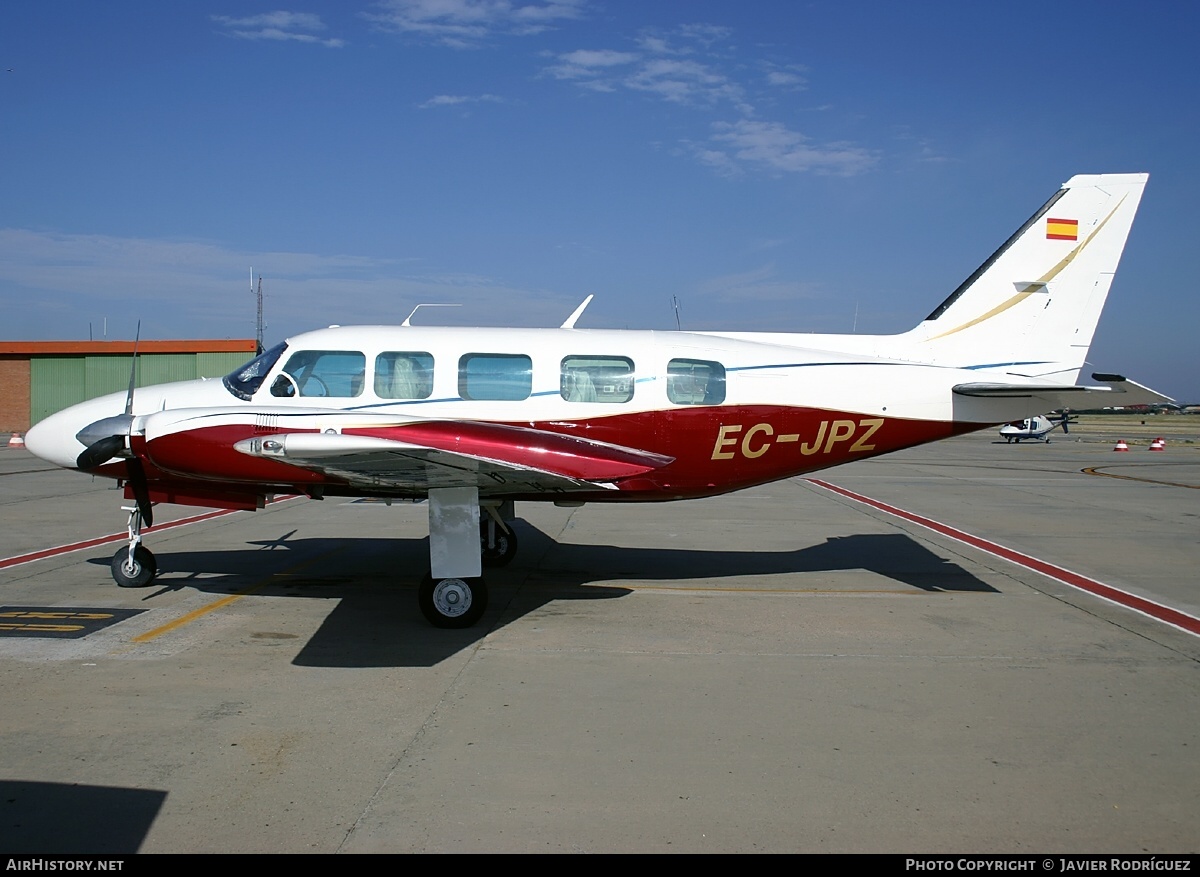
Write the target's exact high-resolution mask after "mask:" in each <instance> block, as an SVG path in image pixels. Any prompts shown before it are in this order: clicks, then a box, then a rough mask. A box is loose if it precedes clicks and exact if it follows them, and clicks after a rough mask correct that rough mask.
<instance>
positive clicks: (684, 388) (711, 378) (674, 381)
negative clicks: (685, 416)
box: [667, 359, 725, 405]
mask: <svg viewBox="0 0 1200 877" xmlns="http://www.w3.org/2000/svg"><path fill="white" fill-rule="evenodd" d="M667 398H668V399H670V400H671V401H672V402H674V403H675V404H676V405H720V404H721V403H722V402H724V401H725V366H723V365H721V363H719V362H709V361H708V360H704V359H672V360H671V361H670V362H669V363H668V364H667Z"/></svg>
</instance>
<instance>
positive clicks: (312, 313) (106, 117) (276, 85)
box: [0, 0, 1200, 401]
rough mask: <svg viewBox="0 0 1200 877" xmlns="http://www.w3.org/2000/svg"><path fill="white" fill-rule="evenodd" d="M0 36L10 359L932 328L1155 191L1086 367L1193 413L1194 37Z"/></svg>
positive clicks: (823, 27)
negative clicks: (1143, 186)
mask: <svg viewBox="0 0 1200 877" xmlns="http://www.w3.org/2000/svg"><path fill="white" fill-rule="evenodd" d="M280 4H281V5H272V4H271V3H266V4H256V3H251V2H229V3H212V2H203V3H202V2H172V3H162V2H114V3H95V2H58V0H41V2H32V0H14V2H10V3H6V4H3V6H2V7H0V119H2V120H3V124H2V130H3V137H0V163H2V164H0V166H2V167H3V172H2V174H0V302H2V303H3V308H4V321H3V326H2V327H0V337H3V338H4V339H7V340H18V339H29V340H43V339H86V338H88V337H89V331H90V332H91V334H92V336H93V337H96V338H99V337H101V335H102V333H103V332H104V328H105V326H107V337H108V338H110V339H113V338H129V337H132V335H133V331H134V327H135V325H136V323H137V321H138V320H139V319H140V320H141V322H142V333H143V337H149V338H179V337H190V338H204V337H211V338H226V337H242V338H247V337H253V336H254V330H255V325H254V320H255V302H254V297H253V296H252V295H251V293H250V277H249V274H250V269H251V267H253V269H254V272H255V273H256V274H261V275H262V276H263V277H264V281H263V285H264V290H265V292H266V322H267V329H266V333H265V334H266V339H267V341H268V343H273V342H274V341H276V340H279V339H281V338H284V337H286V336H288V335H292V334H295V333H297V332H301V331H304V330H307V329H311V328H316V327H319V326H324V325H328V324H330V323H340V324H351V323H398V322H400V321H401V320H403V319H404V318H405V317H406V316H407V315H408V313H409V311H410V310H411V309H412V307H413V306H414V305H415V304H417V303H420V302H447V303H457V304H460V305H461V307H459V308H456V309H445V310H441V311H438V312H434V313H430V314H422V315H421V317H419V318H418V322H439V323H448V324H458V325H519V326H539V325H540V326H556V325H558V324H560V323H561V322H562V321H563V320H564V319H565V318H566V316H567V315H568V314H569V313H570V312H571V311H572V310H573V309H574V308H575V306H576V305H577V304H578V303H579V302H580V301H581V300H582V299H583V297H584V296H585V295H587V294H589V293H594V294H595V295H596V299H595V300H594V302H593V303H592V305H591V306H590V308H589V309H588V311H587V313H586V314H585V316H584V317H583V319H582V320H581V321H580V326H582V327H613V328H673V327H674V325H675V312H674V310H673V307H672V299H673V298H677V299H678V301H679V303H680V320H681V323H682V325H683V327H684V328H693V329H737V330H756V329H778V330H787V331H814V332H850V331H857V332H866V333H875V332H899V331H903V330H906V329H908V328H910V327H911V326H913V325H915V324H916V323H917V322H918V321H919V320H920V319H922V318H923V317H924V316H925V315H926V314H928V313H929V311H930V310H932V309H933V307H934V306H936V305H937V304H938V303H939V302H940V301H941V300H942V299H943V298H944V297H945V295H946V294H947V293H948V292H949V291H950V290H952V289H953V288H954V287H955V286H957V285H958V284H959V283H960V282H961V281H962V280H963V279H964V278H965V277H966V276H967V275H968V274H970V273H971V271H972V270H974V268H975V267H976V266H977V265H978V264H979V263H980V262H982V261H983V260H984V259H985V258H986V257H987V256H989V255H990V254H991V252H992V251H993V250H994V249H995V248H996V247H997V246H998V245H999V244H1000V243H1002V242H1003V241H1004V240H1005V238H1007V237H1008V235H1009V234H1010V233H1011V232H1012V231H1014V230H1015V229H1016V228H1017V226H1018V225H1020V223H1022V222H1023V221H1024V220H1025V219H1026V218H1028V216H1029V215H1030V214H1031V213H1032V212H1033V211H1034V210H1035V209H1036V208H1037V207H1039V206H1040V205H1041V204H1042V202H1043V201H1045V200H1046V198H1048V197H1049V196H1050V195H1051V194H1052V193H1053V192H1054V191H1055V190H1056V189H1057V188H1058V186H1059V185H1060V184H1061V183H1062V182H1064V181H1065V180H1067V179H1068V178H1069V177H1071V176H1072V175H1074V174H1076V173H1125V172H1138V171H1148V172H1149V173H1150V175H1151V178H1150V184H1149V187H1148V188H1147V192H1146V196H1145V198H1144V199H1143V201H1142V207H1141V211H1140V213H1139V216H1138V219H1137V221H1136V222H1135V224H1134V228H1133V234H1132V236H1131V238H1130V242H1129V245H1128V247H1127V248H1126V251H1125V257H1124V259H1123V261H1122V265H1121V270H1120V272H1119V273H1118V276H1117V281H1116V283H1115V284H1114V287H1113V291H1112V295H1111V296H1110V299H1109V304H1108V307H1107V309H1106V311H1105V314H1104V317H1103V318H1102V320H1101V323H1100V328H1099V331H1098V333H1097V337H1096V342H1095V344H1094V345H1093V348H1092V355H1091V356H1090V358H1089V361H1090V362H1091V363H1092V364H1093V366H1094V367H1095V369H1096V370H1100V371H1120V372H1123V373H1125V374H1128V375H1129V376H1130V377H1132V378H1134V379H1136V380H1139V381H1141V382H1142V383H1146V384H1149V385H1150V386H1153V387H1155V388H1156V389H1159V390H1161V391H1163V392H1166V393H1168V394H1170V395H1172V396H1175V397H1177V398H1180V399H1182V400H1187V401H1200V367H1198V366H1197V358H1196V353H1195V338H1196V334H1197V327H1198V326H1200V304H1198V303H1197V295H1196V291H1195V282H1194V279H1193V278H1194V274H1195V272H1194V267H1193V261H1194V258H1195V250H1196V243H1195V242H1196V240H1197V238H1198V236H1200V234H1198V233H1200V210H1198V209H1197V208H1198V205H1200V185H1198V183H1197V168H1196V163H1197V144H1200V61H1198V60H1197V59H1198V57H1200V53H1198V52H1197V51H1196V48H1195V40H1196V37H1197V35H1198V34H1200V26H1198V25H1200V4H1196V3H1192V2H1161V3H1153V2H1150V3H1146V4H1131V3H1128V2H1105V0H1100V2H1088V3H1083V2H1071V0H1064V2H1058V3H1053V4H1047V3H1043V2H1037V3H1034V2H1024V0H1016V2H1007V3H1003V4H981V3H964V2H962V0H958V2H939V0H928V2H912V3H891V2H877V3H871V2H854V0H838V2H810V3H804V2H774V0H755V2H706V0H691V2H669V0H661V2H647V3H633V2H628V0H393V2H368V0H360V2H344V3H331V2H310V3H304V4H302V5H301V4H297V5H290V4H288V3H287V2H286V0H280Z"/></svg>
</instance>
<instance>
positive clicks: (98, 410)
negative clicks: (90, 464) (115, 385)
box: [25, 393, 129, 469]
mask: <svg viewBox="0 0 1200 877" xmlns="http://www.w3.org/2000/svg"><path fill="white" fill-rule="evenodd" d="M124 410H125V394H124V393H113V394H111V395H108V396H101V397H99V398H98V399H90V400H88V401H87V402H80V403H79V404H78V405H72V406H71V407H70V408H64V409H63V410H62V411H59V412H58V413H56V414H51V415H50V416H49V417H47V418H46V419H45V420H43V421H41V422H40V423H38V424H36V425H35V426H33V427H32V428H30V430H29V432H27V433H26V434H25V447H26V448H28V449H29V450H30V451H32V452H33V453H34V454H35V455H36V456H38V457H41V458H42V459H43V460H45V461H46V462H48V463H53V464H54V465H56V466H62V467H63V468H64V469H75V468H78V465H77V461H78V459H79V455H80V454H81V453H82V452H83V450H84V448H85V447H87V446H86V445H85V444H84V441H95V440H96V438H90V437H89V433H87V432H83V431H84V430H86V429H87V428H88V427H94V426H95V425H97V424H98V422H100V421H104V420H105V419H109V418H116V417H123V416H124V415H123V412H124ZM124 424H125V425H124V427H123V429H122V430H121V431H122V432H128V431H129V426H128V419H126V420H125V421H124ZM81 432H83V435H82V436H81V435H80V433H81ZM102 437H103V436H102V435H101V436H98V438H102Z"/></svg>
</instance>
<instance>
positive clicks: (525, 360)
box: [458, 353, 533, 402]
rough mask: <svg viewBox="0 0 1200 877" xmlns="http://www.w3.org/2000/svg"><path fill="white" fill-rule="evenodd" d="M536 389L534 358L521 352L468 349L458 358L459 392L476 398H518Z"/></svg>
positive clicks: (478, 399) (512, 400)
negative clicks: (468, 350)
mask: <svg viewBox="0 0 1200 877" xmlns="http://www.w3.org/2000/svg"><path fill="white" fill-rule="evenodd" d="M532 392H533V361H532V360H531V359H530V358H529V357H528V356H525V355H524V354H517V353H512V354H510V353H468V354H466V355H465V356H463V357H462V359H460V360H459V361H458V394H459V395H460V396H462V397H463V398H464V399H471V400H474V401H482V400H495V401H504V402H518V401H520V400H521V399H528V398H529V394H530V393H532Z"/></svg>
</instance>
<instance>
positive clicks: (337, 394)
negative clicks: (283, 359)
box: [271, 350, 367, 399]
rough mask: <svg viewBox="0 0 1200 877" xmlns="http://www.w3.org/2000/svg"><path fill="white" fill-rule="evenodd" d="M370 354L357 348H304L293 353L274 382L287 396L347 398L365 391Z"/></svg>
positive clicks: (276, 393)
mask: <svg viewBox="0 0 1200 877" xmlns="http://www.w3.org/2000/svg"><path fill="white" fill-rule="evenodd" d="M366 371H367V358H366V357H365V356H363V355H362V354H361V353H359V352H358V351H357V350H301V351H299V352H297V353H294V354H292V357H291V359H289V360H288V361H287V365H285V366H284V367H283V371H282V372H280V373H279V376H278V377H277V378H275V381H274V383H272V384H271V395H272V396H280V397H284V398H291V397H294V396H300V397H304V398H341V399H346V398H350V397H353V396H358V395H361V394H362V390H363V376H364V375H365V374H366Z"/></svg>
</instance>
